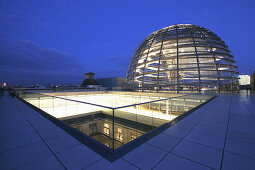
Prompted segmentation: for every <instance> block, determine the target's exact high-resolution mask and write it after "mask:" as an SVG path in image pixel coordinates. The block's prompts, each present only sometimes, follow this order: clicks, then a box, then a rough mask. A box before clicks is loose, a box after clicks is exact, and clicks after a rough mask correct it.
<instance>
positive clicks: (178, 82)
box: [175, 26, 180, 93]
mask: <svg viewBox="0 0 255 170" xmlns="http://www.w3.org/2000/svg"><path fill="white" fill-rule="evenodd" d="M175 31H176V46H177V47H176V64H177V67H176V69H177V71H176V72H177V77H176V79H177V82H176V84H177V93H179V91H180V80H179V76H180V74H179V50H178V49H179V44H178V27H177V26H176V27H175Z"/></svg>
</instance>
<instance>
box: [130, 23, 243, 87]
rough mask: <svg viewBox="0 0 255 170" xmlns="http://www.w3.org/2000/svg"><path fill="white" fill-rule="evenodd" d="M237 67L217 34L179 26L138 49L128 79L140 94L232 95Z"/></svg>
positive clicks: (155, 34)
mask: <svg viewBox="0 0 255 170" xmlns="http://www.w3.org/2000/svg"><path fill="white" fill-rule="evenodd" d="M235 63H236V62H235V60H234V57H233V55H231V52H230V50H229V49H228V46H227V45H226V44H225V43H224V41H222V40H221V38H220V37H218V36H217V35H216V34H215V33H213V32H211V31H209V30H208V29H206V28H203V27H200V26H196V25H190V24H179V25H173V26H169V27H166V28H163V29H161V30H158V31H155V32H153V33H151V34H150V35H149V36H147V37H146V38H145V39H144V40H143V41H142V42H141V43H140V44H139V45H138V46H137V48H136V50H135V53H134V55H133V56H132V59H131V61H130V63H129V67H128V71H127V79H128V83H129V85H130V88H131V89H133V90H138V91H157V92H158V91H175V92H187V91H189V92H191V91H192V92H205V91H213V92H220V91H231V90H237V89H238V81H237V80H238V77H237V76H238V72H237V66H236V64H235Z"/></svg>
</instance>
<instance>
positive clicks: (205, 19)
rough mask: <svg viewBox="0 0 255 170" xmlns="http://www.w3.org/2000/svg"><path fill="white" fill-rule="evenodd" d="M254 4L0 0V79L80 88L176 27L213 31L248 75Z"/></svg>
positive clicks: (120, 71)
mask: <svg viewBox="0 0 255 170" xmlns="http://www.w3.org/2000/svg"><path fill="white" fill-rule="evenodd" d="M254 7H255V2H253V1H231V3H228V2H225V1H224V2H222V1H213V2H206V3H204V1H202V0H199V1H182V0H181V1H180V0H179V1H171V2H170V1H165V0H164V1H157V2H156V3H155V1H128V2H119V1H110V2H106V1H97V2H93V1H81V0H78V1H75V2H69V1H65V0H62V1H59V0H52V1H50V0H46V1H39V2H38V1H32V0H24V1H18V0H13V1H1V2H0V11H1V12H0V61H1V62H0V82H1V83H2V82H7V85H10V84H25V85H29V84H33V83H39V84H49V83H52V84H62V83H65V84H70V83H72V84H81V83H82V81H83V80H84V74H85V73H86V72H94V73H95V78H105V77H125V76H126V71H127V68H128V63H129V61H130V59H131V56H132V54H133V52H134V50H135V48H136V46H137V45H138V44H139V43H140V42H141V41H142V39H143V38H145V37H146V36H148V35H149V34H150V33H152V32H154V31H157V30H159V29H161V28H164V27H167V26H170V25H175V24H194V25H199V26H202V27H205V28H207V29H209V30H211V31H212V32H214V33H216V34H217V35H218V36H219V37H221V38H222V40H223V41H224V42H225V43H226V45H227V46H228V47H229V49H230V50H231V52H232V54H233V56H234V57H235V60H236V61H237V66H238V71H239V72H240V74H249V75H251V74H252V73H253V71H254V70H255V65H254V63H255V58H254V54H253V46H254V41H253V38H254V37H255V30H254V29H253V28H254V26H255V23H254V10H253V9H254Z"/></svg>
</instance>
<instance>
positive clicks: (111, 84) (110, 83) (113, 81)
mask: <svg viewBox="0 0 255 170" xmlns="http://www.w3.org/2000/svg"><path fill="white" fill-rule="evenodd" d="M96 81H97V83H98V84H100V85H103V86H104V87H107V88H108V90H122V89H123V86H124V84H125V83H126V82H127V79H126V78H122V77H112V78H99V79H96Z"/></svg>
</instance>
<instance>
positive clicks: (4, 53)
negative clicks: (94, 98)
mask: <svg viewBox="0 0 255 170" xmlns="http://www.w3.org/2000/svg"><path fill="white" fill-rule="evenodd" d="M0 71H1V72H2V74H3V73H4V74H5V78H6V76H8V74H10V77H15V76H13V74H15V73H18V74H17V76H18V75H19V76H20V75H22V74H23V75H29V73H30V74H31V75H32V74H36V75H44V76H43V77H44V78H47V76H45V75H49V77H52V76H53V75H56V76H57V75H72V76H73V75H75V74H79V73H80V74H83V72H84V68H83V67H82V66H81V65H80V64H79V62H78V59H77V58H76V57H73V56H71V55H68V54H65V53H62V52H60V51H57V50H54V49H46V48H40V47H39V46H37V45H36V44H34V43H33V42H31V41H27V40H22V41H20V40H15V39H14V38H12V37H9V36H6V35H4V34H3V33H2V32H0ZM24 78H25V79H26V77H24ZM0 81H1V78H0Z"/></svg>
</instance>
